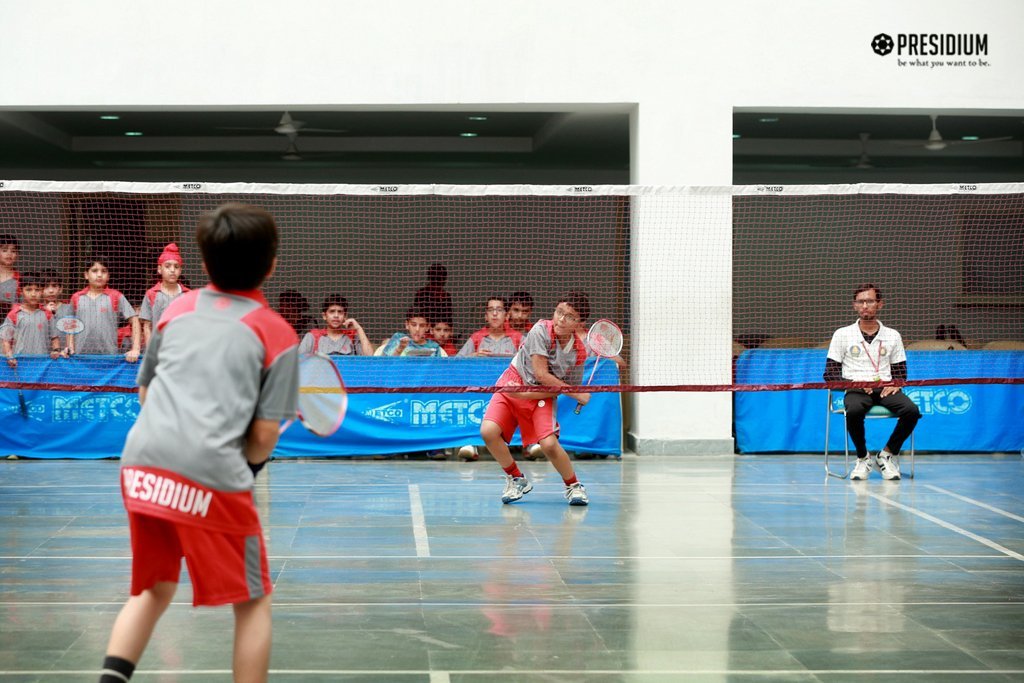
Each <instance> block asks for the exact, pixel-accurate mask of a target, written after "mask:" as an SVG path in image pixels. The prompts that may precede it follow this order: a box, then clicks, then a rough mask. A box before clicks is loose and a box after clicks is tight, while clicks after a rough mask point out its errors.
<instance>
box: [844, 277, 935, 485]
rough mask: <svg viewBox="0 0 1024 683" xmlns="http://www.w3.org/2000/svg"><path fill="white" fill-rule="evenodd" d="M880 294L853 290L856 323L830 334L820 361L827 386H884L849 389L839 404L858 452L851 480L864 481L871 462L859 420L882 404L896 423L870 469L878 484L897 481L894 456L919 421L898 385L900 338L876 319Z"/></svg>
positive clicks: (902, 363) (903, 373) (902, 367)
mask: <svg viewBox="0 0 1024 683" xmlns="http://www.w3.org/2000/svg"><path fill="white" fill-rule="evenodd" d="M883 306H884V302H883V301H882V292H881V290H879V289H878V287H876V286H875V285H873V284H864V285H861V286H860V287H857V290H856V291H855V292H854V293H853V310H855V311H856V312H857V316H858V319H857V322H855V323H854V324H852V325H849V326H847V327H840V328H839V329H838V330H836V332H835V334H833V335H832V343H831V344H830V345H829V347H828V358H827V360H826V361H825V375H824V377H825V381H826V382H841V381H844V380H845V381H847V382H880V383H882V382H884V383H890V384H887V385H886V386H883V387H879V388H866V389H849V390H848V391H847V392H846V396H845V398H844V399H843V400H844V405H845V406H846V425H847V429H848V430H849V432H850V438H851V439H852V440H853V445H854V446H855V447H856V448H857V465H856V466H855V467H854V468H853V472H852V473H851V474H850V479H867V478H868V475H870V474H871V462H870V461H869V459H868V449H867V445H866V442H865V437H864V416H865V415H866V414H867V412H868V410H870V409H871V408H872V406H876V405H881V406H883V407H885V408H888V409H889V410H890V411H892V412H893V413H894V414H895V415H896V416H897V417H898V418H899V419H898V421H897V422H896V428H895V429H893V431H892V435H891V436H890V437H889V441H888V443H886V445H885V448H884V449H883V450H882V452H881V453H879V454H878V455H876V456H875V459H874V460H875V466H876V467H877V468H878V471H879V472H881V474H882V478H883V479H890V480H894V479H899V478H900V470H899V466H898V465H897V463H896V461H895V460H893V456H896V455H899V453H900V448H902V447H903V442H904V441H906V440H907V437H909V436H910V433H911V432H913V431H914V426H915V425H916V424H917V421H918V420H919V419H921V412H920V411H919V410H918V409H917V406H916V405H914V402H913V401H911V400H910V399H909V398H908V397H907V395H906V394H904V393H903V392H902V391H900V388H899V386H897V385H896V384H891V382H894V381H895V382H896V383H897V384H898V383H902V382H903V381H905V380H906V379H907V354H906V351H904V349H903V338H902V337H901V336H900V333H899V332H897V331H896V330H894V329H892V328H891V327H886V326H885V325H883V324H882V323H881V322H880V321H879V320H878V312H879V311H881V310H882V307H883Z"/></svg>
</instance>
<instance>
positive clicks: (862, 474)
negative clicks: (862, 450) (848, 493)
mask: <svg viewBox="0 0 1024 683" xmlns="http://www.w3.org/2000/svg"><path fill="white" fill-rule="evenodd" d="M869 476H871V459H870V456H868V457H867V458H857V464H856V465H854V466H853V472H850V480H851V481H861V480H862V479H867V478H868V477H869Z"/></svg>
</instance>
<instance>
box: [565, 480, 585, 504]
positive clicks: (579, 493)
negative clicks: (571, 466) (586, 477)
mask: <svg viewBox="0 0 1024 683" xmlns="http://www.w3.org/2000/svg"><path fill="white" fill-rule="evenodd" d="M565 499H566V500H568V501H569V505H590V498H589V497H587V490H586V489H585V488H583V484H581V483H579V482H576V483H575V484H572V485H571V486H566V487H565Z"/></svg>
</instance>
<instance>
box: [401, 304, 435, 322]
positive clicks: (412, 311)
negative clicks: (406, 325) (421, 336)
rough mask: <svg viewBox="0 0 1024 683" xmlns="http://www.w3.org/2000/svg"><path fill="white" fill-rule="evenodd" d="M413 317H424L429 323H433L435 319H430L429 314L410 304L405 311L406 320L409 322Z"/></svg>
mask: <svg viewBox="0 0 1024 683" xmlns="http://www.w3.org/2000/svg"><path fill="white" fill-rule="evenodd" d="M413 318H423V319H424V320H426V321H427V324H428V325H430V324H432V323H433V321H432V320H431V319H430V316H429V315H427V314H426V312H425V311H423V310H422V309H419V308H414V307H412V306H410V307H409V309H408V310H407V311H406V312H405V321H406V322H409V321H410V320H412V319H413Z"/></svg>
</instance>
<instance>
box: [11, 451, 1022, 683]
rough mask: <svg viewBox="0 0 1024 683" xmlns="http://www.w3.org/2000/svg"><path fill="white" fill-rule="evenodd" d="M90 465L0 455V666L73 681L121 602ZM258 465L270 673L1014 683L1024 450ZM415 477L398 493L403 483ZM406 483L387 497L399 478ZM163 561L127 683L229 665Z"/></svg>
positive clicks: (207, 622)
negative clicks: (157, 611)
mask: <svg viewBox="0 0 1024 683" xmlns="http://www.w3.org/2000/svg"><path fill="white" fill-rule="evenodd" d="M117 467H118V464H117V463H116V462H110V461H98V462H96V461H88V462H86V461H61V462H54V461H17V462H3V463H0V529H2V530H0V540H2V548H0V555H2V557H0V626H2V633H0V683H4V682H6V681H93V680H95V679H96V673H95V672H96V669H97V666H98V664H99V663H100V661H101V659H102V655H103V648H104V645H105V642H106V638H107V635H108V632H109V629H110V626H111V624H112V622H113V618H114V616H115V615H116V613H117V610H118V609H119V607H120V604H121V602H122V601H123V600H124V598H125V597H126V595H127V589H128V579H129V561H128V540H127V533H126V527H125V520H124V513H123V509H122V506H121V502H120V498H119V489H118V480H117ZM578 468H579V471H580V475H581V479H582V480H583V481H584V482H585V483H586V484H587V486H588V489H589V491H590V494H591V500H592V505H591V506H590V507H589V508H569V507H568V506H566V504H565V501H564V499H563V498H562V496H561V490H560V489H561V486H560V482H559V480H558V479H557V477H556V476H554V474H553V472H552V471H551V470H550V468H549V467H548V466H547V465H546V464H543V463H527V464H526V465H525V466H524V469H525V470H526V471H527V473H528V474H529V475H530V476H531V477H532V478H533V479H534V480H535V482H536V487H535V489H534V491H533V492H532V493H530V494H529V495H528V496H527V497H526V498H525V499H524V500H523V501H522V502H521V503H519V504H516V505H513V506H503V505H501V503H500V501H499V500H498V496H499V494H500V491H501V488H502V479H501V476H500V474H501V473H500V470H498V468H497V467H496V466H495V465H494V463H436V462H407V461H384V462H373V461H363V460H359V461H350V460H328V461H314V462H295V461H281V462H275V463H273V464H272V465H271V466H270V467H269V468H268V474H267V475H261V478H260V482H259V485H258V488H257V494H256V495H257V499H258V504H259V506H260V508H261V514H262V516H263V519H264V524H265V530H266V533H267V536H268V539H269V544H268V547H269V551H270V556H271V558H270V565H271V571H272V574H273V579H274V582H275V594H274V604H275V606H274V652H273V657H272V661H271V667H272V671H273V674H272V679H275V680H295V681H369V682H375V683H383V682H385V681H386V682H389V683H390V682H395V683H406V682H408V683H414V682H417V683H418V682H423V683H428V682H429V683H445V682H460V683H483V682H485V681H500V682H508V683H511V682H513V681H523V682H527V683H535V682H540V681H558V682H559V683H569V682H572V681H587V682H588V683H589V682H594V683H606V682H607V683H611V682H613V681H615V682H622V683H629V682H633V681H637V682H643V683H650V682H653V681H679V680H701V681H705V680H706V681H750V680H773V681H829V682H833V681H836V682H838V681H867V680H900V681H928V682H929V683H931V682H933V681H964V680H970V681H1024V463H1022V461H1021V459H1020V458H1019V457H1016V456H1014V457H989V456H977V457H952V456H950V457H941V456H922V457H920V458H919V459H918V473H917V474H918V476H917V479H915V480H905V481H903V482H899V483H892V482H882V481H881V480H878V479H872V480H870V481H869V482H859V483H851V482H842V481H838V480H831V481H828V482H825V481H824V476H823V473H822V469H821V466H820V459H819V458H814V457H803V456H773V457H760V458H757V457H736V458H697V457H678V458H668V457H663V458H647V457H645V458H636V457H626V458H624V459H623V460H621V461H615V460H603V461H602V460H598V461H590V462H583V463H579V466H578ZM411 487H415V489H413V488H411ZM414 492H415V494H417V495H413V493H414ZM190 601H191V590H190V587H189V585H188V581H187V574H185V573H183V584H182V587H181V589H180V591H179V594H178V598H177V600H176V602H175V604H174V605H173V606H172V607H171V608H170V610H169V611H168V613H167V614H166V616H165V618H164V619H163V620H162V621H161V623H160V625H159V626H158V629H157V632H156V634H155V636H154V639H153V641H152V642H151V644H150V647H149V649H148V650H147V652H146V655H145V657H144V658H143V660H142V662H140V665H139V669H138V673H137V674H136V677H135V679H134V680H139V681H228V680H230V673H229V667H230V650H231V635H230V634H231V614H230V610H227V609H203V610H195V609H193V608H192V607H191V606H190Z"/></svg>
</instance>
